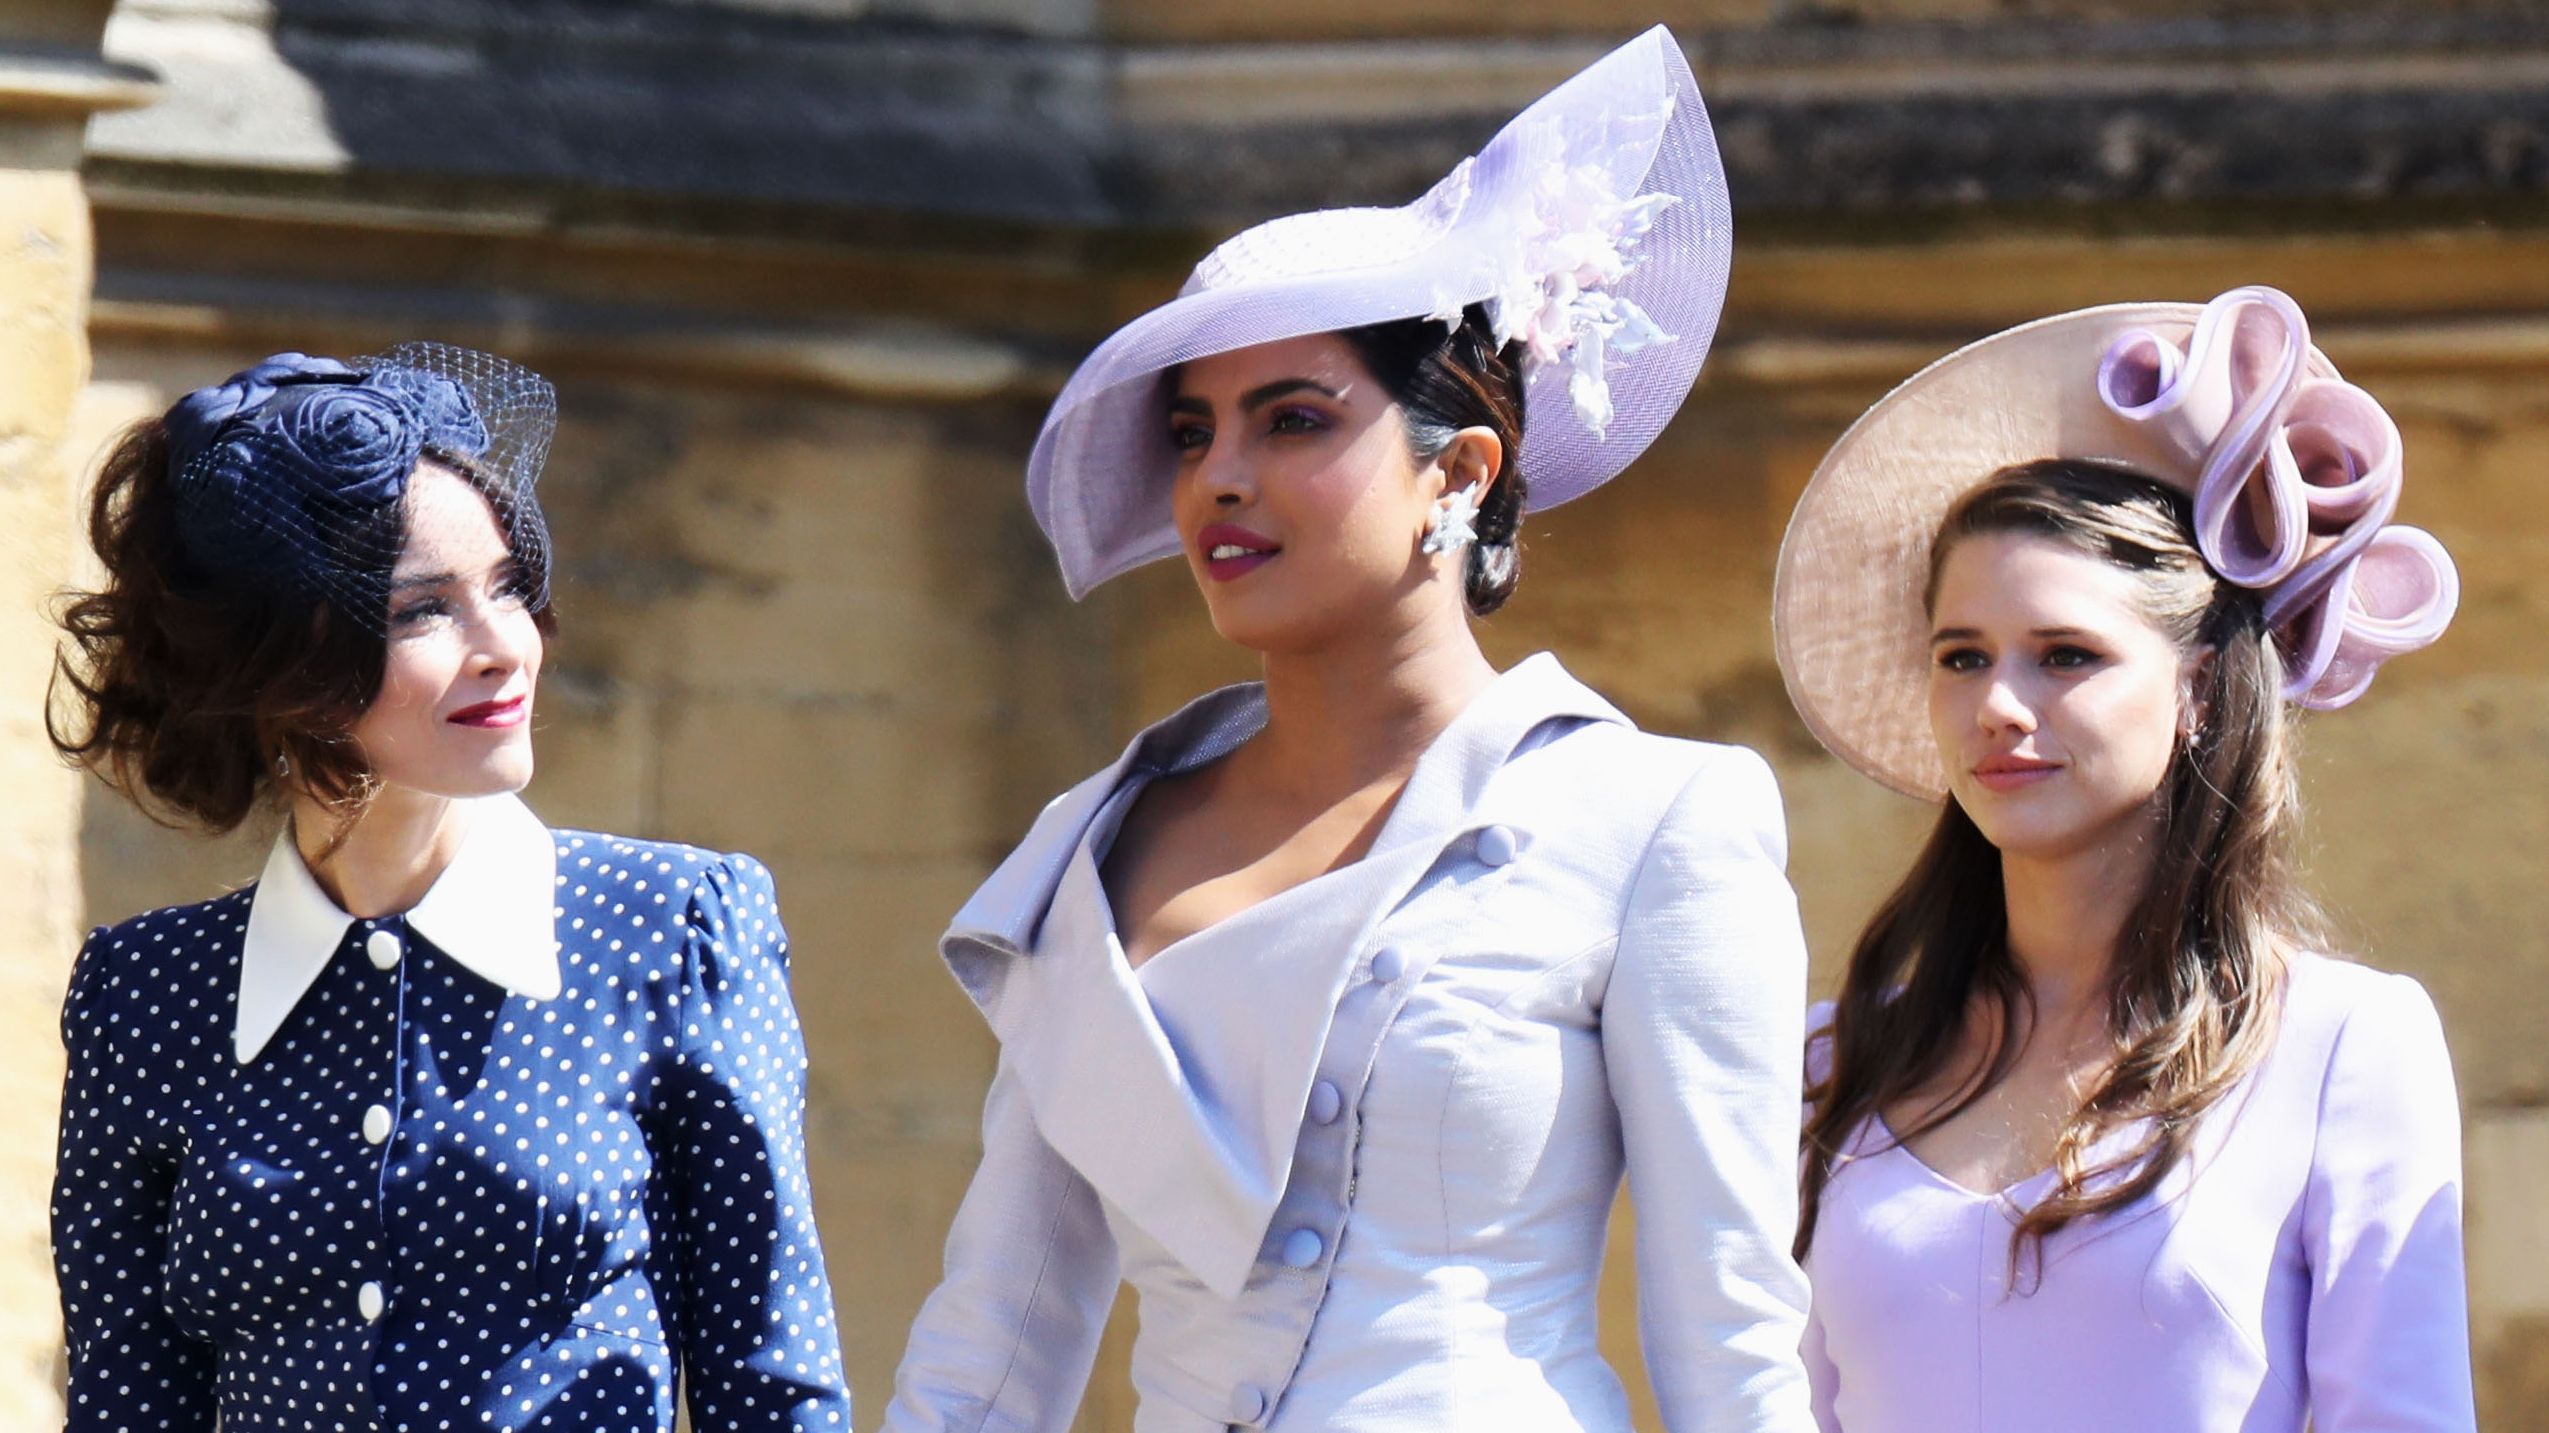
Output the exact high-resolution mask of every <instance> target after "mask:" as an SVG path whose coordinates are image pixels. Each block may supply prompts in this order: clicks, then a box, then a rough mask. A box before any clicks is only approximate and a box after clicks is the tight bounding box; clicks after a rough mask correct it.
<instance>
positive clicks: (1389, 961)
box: [1372, 946, 1407, 984]
mask: <svg viewBox="0 0 2549 1433" xmlns="http://www.w3.org/2000/svg"><path fill="white" fill-rule="evenodd" d="M1406 973H1407V957H1406V956H1403V955H1401V954H1399V953H1398V948H1397V947H1396V946H1392V947H1391V948H1390V949H1388V950H1385V951H1382V952H1381V953H1380V954H1378V955H1376V956H1373V957H1372V978H1373V979H1374V980H1378V981H1381V982H1382V983H1384V984H1386V983H1388V982H1390V981H1393V980H1396V979H1398V978H1399V977H1400V976H1402V975H1405V974H1406Z"/></svg>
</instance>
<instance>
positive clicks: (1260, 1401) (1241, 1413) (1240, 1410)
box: [1230, 1383, 1266, 1423]
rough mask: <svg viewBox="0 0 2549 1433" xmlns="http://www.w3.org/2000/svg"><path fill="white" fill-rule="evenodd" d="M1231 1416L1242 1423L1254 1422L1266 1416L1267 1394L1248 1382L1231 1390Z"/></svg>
mask: <svg viewBox="0 0 2549 1433" xmlns="http://www.w3.org/2000/svg"><path fill="white" fill-rule="evenodd" d="M1230 1416H1231V1417H1232V1418H1233V1419H1235V1420H1236V1421H1238V1422H1241V1423H1254V1422H1256V1421H1257V1420H1258V1419H1260V1418H1263V1417H1265V1416H1266V1395H1265V1394H1264V1393H1263V1392H1262V1391H1260V1390H1259V1389H1257V1388H1254V1387H1252V1386H1250V1385H1248V1384H1245V1383H1243V1384H1241V1385H1239V1386H1238V1387H1237V1388H1235V1389H1233V1390H1231V1394H1230Z"/></svg>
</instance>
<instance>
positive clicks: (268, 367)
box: [164, 353, 362, 470]
mask: <svg viewBox="0 0 2549 1433" xmlns="http://www.w3.org/2000/svg"><path fill="white" fill-rule="evenodd" d="M361 377H362V375H361V374H358V373H356V372H355V371H354V370H353V369H351V368H348V367H346V366H345V365H344V364H342V363H339V362H337V361H336V360H335V359H333V358H312V357H310V356H309V355H308V354H306V353H278V354H276V355H274V356H273V357H272V358H269V359H267V360H266V361H264V362H263V363H259V364H255V365H252V366H250V367H248V368H245V369H242V370H240V371H239V372H237V373H234V374H232V375H231V376H230V378H229V380H228V381H227V382H223V383H216V384H214V385H213V386H212V387H210V388H198V389H196V390H195V391H194V392H192V393H189V394H187V395H186V396H185V397H183V398H181V399H179V400H177V406H176V407H174V408H171V409H169V410H168V416H167V418H166V419H165V420H164V421H165V423H166V425H167V428H168V443H169V448H170V455H169V461H170V465H171V466H172V467H174V468H177V469H180V470H182V469H183V468H184V467H185V466H186V464H187V462H188V461H190V460H191V459H192V458H193V457H194V456H195V455H196V454H198V453H201V452H203V451H204V450H205V449H206V448H209V447H211V446H212V444H213V441H214V440H215V439H216V438H218V437H220V436H221V429H222V426H223V425H224V424H226V423H228V422H229V421H230V420H231V419H233V418H236V417H238V416H239V415H240V414H242V413H246V412H251V411H253V410H255V409H258V408H262V407H264V406H265V405H266V404H268V403H271V402H273V401H274V395H275V392H276V390H277V389H279V388H281V387H283V386H284V385H286V384H298V383H353V382H357V381H359V380H360V379H361Z"/></svg>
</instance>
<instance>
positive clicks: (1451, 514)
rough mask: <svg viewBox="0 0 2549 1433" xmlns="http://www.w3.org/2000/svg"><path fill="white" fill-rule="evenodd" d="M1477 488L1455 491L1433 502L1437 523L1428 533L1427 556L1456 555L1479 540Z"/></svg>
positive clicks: (1433, 524)
mask: <svg viewBox="0 0 2549 1433" xmlns="http://www.w3.org/2000/svg"><path fill="white" fill-rule="evenodd" d="M1478 486H1479V485H1478V484H1476V483H1471V484H1470V485H1469V486H1467V487H1463V488H1454V489H1452V490H1451V491H1449V492H1447V493H1445V494H1443V495H1442V496H1441V497H1439V498H1436V499H1435V500H1434V520H1433V522H1432V523H1430V524H1428V525H1427V526H1426V529H1425V549H1424V550H1425V551H1426V553H1428V554H1429V555H1431V554H1437V553H1445V552H1457V551H1459V550H1460V549H1462V548H1464V547H1467V546H1469V545H1470V544H1471V543H1473V542H1476V541H1477V540H1478Z"/></svg>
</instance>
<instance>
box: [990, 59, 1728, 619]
mask: <svg viewBox="0 0 2549 1433" xmlns="http://www.w3.org/2000/svg"><path fill="white" fill-rule="evenodd" d="M1731 248H1732V225H1731V218H1730V213H1729V209H1728V205H1727V201H1726V181H1725V173H1724V170H1723V168H1722V166H1721V165H1720V163H1719V160H1718V155H1717V145H1716V138H1715V135H1714V133H1713V132H1712V131H1711V129H1710V127H1709V123H1708V113H1707V109H1706V108H1705V106H1703V105H1702V104H1701V102H1700V97H1699V86H1698V82H1697V81H1696V80H1694V79H1693V78H1692V76H1691V71H1690V62H1689V61H1688V59H1686V58H1685V57H1684V56H1683V54H1682V50H1681V46H1680V44H1679V43H1678V42H1677V41H1675V40H1674V39H1673V36H1672V34H1671V32H1670V31H1668V30H1665V29H1664V28H1663V27H1661V26H1658V27H1656V28H1654V29H1652V30H1649V31H1648V32H1646V33H1645V34H1643V35H1641V36H1639V37H1638V38H1637V39H1635V40H1632V41H1630V42H1629V43H1628V44H1626V45H1623V46H1621V47H1620V48H1619V49H1617V50H1614V51H1612V52H1611V53H1610V54H1608V55H1606V56H1604V57H1603V58H1601V59H1599V60H1597V61H1595V62H1594V63H1593V64H1592V65H1590V66H1588V67H1587V68H1586V69H1584V70H1583V71H1581V72H1579V73H1578V74H1576V75H1575V76H1573V77H1572V78H1570V79H1568V80H1567V81H1565V82H1564V83H1562V84H1560V85H1559V86H1558V87H1557V88H1556V89H1554V90H1552V91H1550V92H1549V93H1548V94H1547V95H1545V96H1543V97H1542V98H1541V99H1539V100H1538V101H1536V102H1535V103H1533V104H1532V105H1531V106H1530V107H1529V108H1528V109H1526V110H1524V111H1523V113H1522V114H1521V115H1519V116H1517V117H1516V118H1515V119H1514V120H1513V121H1511V122H1510V123H1508V124H1507V125H1506V126H1505V127H1504V128H1503V129H1502V130H1501V131H1499V132H1498V133H1497V134H1496V136H1495V137H1494V138H1493V139H1492V140H1490V141H1489V142H1488V143H1487V145H1486V147H1485V148H1483V149H1481V150H1480V151H1479V152H1478V153H1477V154H1476V155H1475V156H1473V157H1471V158H1469V159H1465V160H1463V161H1461V162H1460V164H1458V165H1457V166H1455V167H1454V168H1453V169H1452V171H1451V172H1450V173H1449V174H1447V175H1446V176H1444V178H1443V179H1442V180H1441V181H1439V182H1438V183H1436V184H1435V185H1434V186H1433V187H1432V188H1431V189H1430V190H1428V191H1427V192H1426V193H1425V194H1424V195H1423V196H1422V197H1421V198H1418V199H1416V200H1415V201H1413V202H1412V203H1408V204H1405V205H1401V206H1399V207H1396V208H1347V209H1327V210H1319V211H1316V212H1313V213H1307V214H1293V215H1287V216H1285V217H1283V218H1278V219H1272V220H1268V221H1267V222H1265V223H1262V224H1259V225H1257V226H1255V227H1254V228H1251V229H1248V230H1245V231H1243V232H1241V233H1240V234H1238V235H1236V236H1234V237H1232V238H1231V239H1229V240H1228V241H1226V242H1224V243H1223V244H1221V245H1220V246H1219V247H1218V248H1216V249H1214V250H1213V251H1212V252H1211V253H1210V254H1208V255H1206V256H1205V257H1204V259H1203V261H1202V262H1201V263H1199V264H1197V265H1196V266H1195V270H1194V273H1193V275H1192V276H1191V277H1189V278H1188V280H1187V281H1186V283H1185V285H1184V287H1183V288H1182V289H1181V290H1180V291H1179V293H1178V296H1177V297H1176V298H1175V299H1173V300H1171V301H1169V302H1168V303H1166V304H1163V305H1161V306H1160V307H1158V308H1155V309H1153V310H1151V311H1150V312H1148V313H1145V314H1142V315H1140V316H1139V317H1137V318H1135V319H1134V320H1132V321H1131V322H1130V323H1127V324H1126V325H1124V327H1122V328H1121V329H1118V330H1117V331H1116V332H1115V333H1114V335H1112V336H1111V337H1109V338H1108V339H1107V340H1106V341H1105V342H1104V343H1102V344H1100V345H1099V346H1098V348H1097V349H1096V350H1095V351H1094V352H1093V353H1091V354H1090V355H1089V357H1088V358H1087V360H1086V361H1084V362H1083V363H1082V364H1081V365H1080V367H1079V368H1078V370H1077V371H1075V372H1074V373H1073V374H1072V376H1071V379H1070V381H1069V382H1068V383H1066V384H1065V385H1064V386H1063V390H1062V393H1061V395H1060V396H1059V397H1058V398H1056V399H1055V400H1054V404H1053V408H1052V410H1051V412H1050V413H1048V414H1047V416H1046V418H1045V422H1044V427H1043V430H1042V432H1041V433H1040V434H1039V435H1038V436H1037V439H1036V445H1035V451H1034V453H1033V454H1032V455H1031V456H1030V457H1029V459H1028V464H1027V499H1028V505H1029V506H1030V507H1031V508H1032V509H1033V510H1034V512H1035V516H1036V520H1037V522H1038V523H1039V524H1040V525H1041V526H1042V527H1043V529H1044V532H1045V536H1046V537H1047V538H1048V539H1050V540H1051V542H1052V543H1053V548H1054V553H1055V556H1056V557H1057V559H1058V560H1059V562H1060V564H1061V568H1062V577H1063V583H1064V586H1065V587H1067V588H1068V589H1069V591H1070V593H1071V595H1072V596H1073V597H1075V598H1076V597H1082V596H1085V595H1087V593H1088V592H1089V591H1090V590H1091V589H1093V588H1095V587H1097V586H1098V585H1099V584H1100V583H1103V582H1105V581H1107V580H1109V579H1110V578H1113V577H1115V576H1117V575H1119V574H1121V573H1124V572H1126V571H1129V570H1131V569H1132V568H1134V567H1138V566H1140V565H1142V564H1144V563H1147V562H1152V561H1156V560H1158V559H1161V558H1165V557H1170V556H1174V555H1175V554H1176V553H1177V550H1178V539H1177V532H1176V528H1175V526H1174V524H1173V523H1172V521H1171V519H1170V516H1169V501H1168V499H1169V490H1170V487H1171V485H1172V483H1173V481H1174V479H1175V476H1176V471H1177V451H1176V449H1175V447H1174V446H1173V445H1172V444H1171V442H1170V436H1169V431H1168V422H1167V394H1166V392H1165V391H1164V388H1163V379H1164V375H1166V374H1168V373H1170V372H1172V371H1174V370H1175V369H1176V367H1177V366H1178V365H1180V364H1183V363H1188V362H1191V361H1193V360H1195V359H1198V358H1203V357H1208V356H1210V355H1213V354H1218V353H1228V352H1230V351H1232V350H1235V349H1241V348H1248V347H1253V346H1255V345H1258V344H1264V343H1274V342H1279V341H1282V340H1285V339H1291V338H1300V337H1304V336H1307V335H1311V334H1320V333H1334V332H1339V331H1342V330H1347V329H1353V328H1359V327H1363V326H1366V325H1370V324H1378V323H1388V322H1393V321H1397V320H1403V319H1421V318H1432V319H1438V320H1441V321H1443V322H1445V323H1448V324H1453V325H1457V324H1458V323H1459V322H1460V320H1461V315H1462V314H1463V312H1464V311H1465V310H1466V309H1467V308H1468V307H1469V306H1470V305H1472V304H1476V305H1480V306H1482V307H1483V308H1484V310H1485V311H1486V315H1487V317H1488V319H1489V321H1490V322H1491V323H1492V324H1493V327H1494V331H1495V336H1496V338H1497V340H1498V341H1499V342H1500V343H1507V344H1514V343H1518V344H1520V345H1521V346H1522V370H1523V446H1522V451H1521V453H1520V454H1519V455H1518V460H1519V463H1520V466H1521V471H1522V472H1524V473H1525V474H1526V475H1527V476H1528V477H1529V480H1530V489H1529V495H1528V498H1527V500H1526V507H1527V509H1528V510H1530V511H1535V512H1536V511H1540V510H1543V509H1546V508H1551V507H1555V506H1557V505H1558V504H1560V503H1563V502H1566V501H1568V500H1570V499H1572V498H1576V497H1580V496H1582V495H1583V494H1585V493H1587V492H1590V491H1592V490H1593V489H1594V488H1595V487H1598V486H1600V485H1601V484H1602V483H1604V482H1607V481H1608V480H1609V479H1611V478H1612V477H1614V476H1616V475H1617V474H1618V473H1619V472H1620V470H1621V469H1623V468H1625V467H1627V466H1628V464H1629V463H1630V462H1631V461H1632V460H1634V459H1635V458H1636V457H1637V456H1638V454H1640V453H1642V452H1644V451H1645V449H1646V448H1647V446H1648V445H1649V444H1650V443H1652V442H1653V441H1654V439H1655V436H1656V435H1657V434H1658V433H1660V432H1661V431H1662V430H1663V428H1664V425H1665V424H1666V423H1667V422H1668V421H1669V420H1670V419H1671V418H1672V416H1673V414H1674V412H1675V411H1676V410H1677V409H1678V408H1679V407H1680V405H1681V402H1682V400H1683V399H1684V398H1685V397H1687V396H1688V395H1689V392H1690V388H1691V384H1692V382H1693V381H1694V380H1696V379H1697V377H1698V376H1699V369H1700V365H1701V363H1702V361H1703V360H1704V359H1705V358H1706V356H1707V352H1708V347H1709V343H1710V340H1711V339H1712V338H1713V337H1714V335H1715V332H1716V327H1717V317H1718V311H1719V309H1720V308H1721V307H1722V306H1723V304H1724V301H1725V291H1726V270H1727V261H1728V256H1729V254H1730V252H1731Z"/></svg>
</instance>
